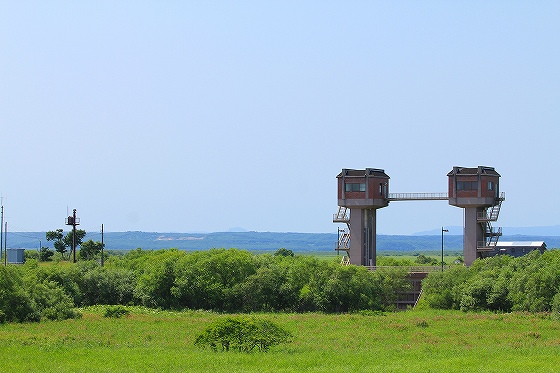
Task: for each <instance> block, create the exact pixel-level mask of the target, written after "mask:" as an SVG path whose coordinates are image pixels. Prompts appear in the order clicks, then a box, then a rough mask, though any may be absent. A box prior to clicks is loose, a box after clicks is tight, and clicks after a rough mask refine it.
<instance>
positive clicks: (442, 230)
mask: <svg viewBox="0 0 560 373" xmlns="http://www.w3.org/2000/svg"><path fill="white" fill-rule="evenodd" d="M443 232H449V230H447V229H444V228H443V227H441V271H442V272H443Z"/></svg>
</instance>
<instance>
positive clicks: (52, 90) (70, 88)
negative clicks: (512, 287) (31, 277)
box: [0, 0, 560, 234]
mask: <svg viewBox="0 0 560 373" xmlns="http://www.w3.org/2000/svg"><path fill="white" fill-rule="evenodd" d="M559 20H560V2H558V1H539V2H533V1H422V2H419V1H276V2H271V1H208V0H204V1H99V0H96V1H6V0H3V1H0V162H1V164H0V193H1V194H2V199H3V204H4V209H5V220H6V221H7V222H8V229H9V230H11V231H42V230H52V229H56V228H65V230H66V229H68V227H65V226H64V219H65V217H66V216H67V213H71V212H72V209H74V208H75V209H77V211H78V217H79V218H80V219H81V223H82V224H81V226H80V228H83V229H85V230H87V231H88V232H93V231H99V230H100V227H101V224H103V225H104V228H105V230H106V231H136V230H142V231H158V232H194V231H205V232H213V231H225V230H228V229H230V228H232V227H242V228H245V229H248V230H255V231H275V232H336V225H335V224H333V223H332V214H333V213H335V212H336V209H337V200H336V188H337V186H336V175H337V174H338V173H339V172H340V171H341V169H342V168H365V167H375V168H382V169H384V170H385V171H386V172H387V174H388V175H389V176H390V177H391V180H390V190H389V191H390V192H446V191H447V190H446V189H447V177H446V174H447V173H448V172H449V171H450V170H451V169H452V168H453V166H465V167H476V166H478V165H485V166H493V167H495V168H496V170H497V171H498V172H499V173H500V174H501V175H502V177H501V190H502V191H504V192H506V201H505V202H504V205H503V207H502V211H501V214H500V219H499V221H498V222H497V224H496V225H497V226H504V227H507V226H519V227H521V226H536V225H558V224H560V213H559V211H560V197H559V193H558V189H559V185H560V183H559V172H558V171H559V160H560V156H559V155H558V141H559V138H560V21H559ZM462 219H463V218H462V210H461V209H459V208H456V207H452V206H449V205H448V204H447V203H446V202H441V201H439V202H393V203H391V204H390V206H389V207H387V208H384V209H381V210H379V212H378V225H377V229H378V233H382V234H410V233H414V232H418V231H423V230H430V229H437V228H439V227H441V226H442V225H444V226H452V225H462ZM504 233H507V232H504Z"/></svg>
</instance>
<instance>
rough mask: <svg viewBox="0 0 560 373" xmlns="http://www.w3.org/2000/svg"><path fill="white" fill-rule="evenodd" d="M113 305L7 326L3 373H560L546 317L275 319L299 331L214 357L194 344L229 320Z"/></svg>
mask: <svg viewBox="0 0 560 373" xmlns="http://www.w3.org/2000/svg"><path fill="white" fill-rule="evenodd" d="M104 311H105V307H93V308H88V309H84V310H82V312H83V317H82V319H79V320H67V321H62V322H41V323H38V324H7V325H0V351H2V357H3V358H2V359H0V371H2V372H15V371H17V372H86V371H95V372H138V371H142V372H228V373H234V372H404V371H406V372H505V371H519V372H521V371H522V372H554V371H557V370H558V368H557V367H558V365H559V364H560V333H559V331H560V323H559V322H557V321H554V320H551V319H550V317H548V315H541V314H536V315H535V314H520V313H512V314H491V313H481V314H472V313H471V314H468V313H462V312H455V311H433V310H423V311H408V312H400V313H387V314H383V315H361V314H353V315H347V314H343V315H324V314H315V313H311V314H267V315H264V317H268V318H270V319H271V320H272V321H274V322H275V323H277V324H279V325H281V326H283V327H285V328H286V329H287V330H289V331H290V332H292V334H294V336H295V338H294V340H293V342H292V343H289V344H285V345H281V346H277V347H274V348H273V349H272V350H271V351H270V352H268V353H256V352H255V353H238V352H228V353H214V352H212V351H209V350H201V349H198V348H196V347H194V346H193V342H194V338H195V337H196V335H197V334H198V333H200V332H201V331H202V330H203V329H204V327H205V326H206V325H207V324H208V323H209V322H211V321H212V320H214V319H215V318H216V317H220V315H218V314H215V313H211V312H203V311H199V312H194V311H186V312H163V311H155V310H149V309H143V308H130V311H131V312H130V314H129V315H128V316H123V317H121V318H106V317H103V313H104Z"/></svg>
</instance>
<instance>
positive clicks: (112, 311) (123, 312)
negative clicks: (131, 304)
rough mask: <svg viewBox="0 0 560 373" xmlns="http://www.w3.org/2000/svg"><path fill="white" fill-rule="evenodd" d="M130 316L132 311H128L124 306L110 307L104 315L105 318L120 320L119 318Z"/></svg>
mask: <svg viewBox="0 0 560 373" xmlns="http://www.w3.org/2000/svg"><path fill="white" fill-rule="evenodd" d="M129 314H130V310H128V309H127V308H126V307H124V306H120V305H118V306H109V307H106V308H105V313H104V314H103V317H114V318H119V317H123V316H127V315H129Z"/></svg>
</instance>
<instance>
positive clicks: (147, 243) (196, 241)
mask: <svg viewBox="0 0 560 373" xmlns="http://www.w3.org/2000/svg"><path fill="white" fill-rule="evenodd" d="M436 232H437V234H432V235H410V236H408V235H407V236H405V235H378V236H377V250H378V251H380V252H381V251H403V252H415V251H435V250H441V230H439V231H436ZM451 233H453V231H451V230H450V232H449V233H446V234H445V237H444V246H445V250H449V251H460V250H462V249H463V236H462V235H457V234H451ZM89 239H92V240H94V241H101V234H100V233H98V232H96V233H93V234H89V233H88V235H86V237H85V240H86V241H87V240H89ZM500 240H502V241H545V243H546V244H547V247H548V248H560V235H559V236H544V235H504V236H503V237H502V238H501V239H500ZM336 241H337V234H336V233H290V232H216V233H158V232H106V233H105V235H104V242H105V247H106V248H107V249H108V250H134V249H136V248H142V249H145V250H151V249H155V250H157V249H167V248H177V249H180V250H189V251H195V250H208V249H210V248H237V249H243V250H250V251H276V250H278V249H279V248H282V247H283V248H286V249H289V250H292V251H294V252H310V251H334V247H335V243H336ZM39 244H41V245H42V246H46V247H51V248H52V242H49V241H47V240H46V239H45V232H8V238H7V246H8V247H13V248H18V247H21V248H26V249H38V248H39Z"/></svg>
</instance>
